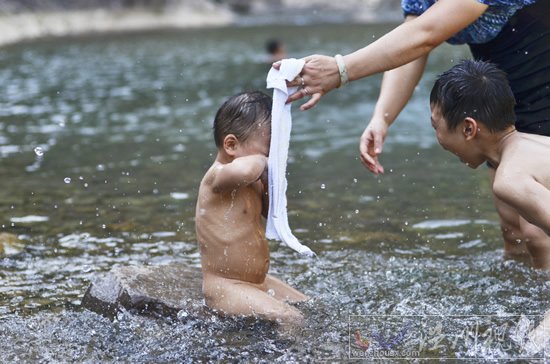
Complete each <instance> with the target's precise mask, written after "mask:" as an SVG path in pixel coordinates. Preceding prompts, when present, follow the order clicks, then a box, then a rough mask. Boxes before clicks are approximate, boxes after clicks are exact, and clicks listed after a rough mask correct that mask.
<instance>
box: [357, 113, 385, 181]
mask: <svg viewBox="0 0 550 364" xmlns="http://www.w3.org/2000/svg"><path fill="white" fill-rule="evenodd" d="M387 133H388V124H386V122H385V121H384V120H383V119H380V118H376V117H374V118H373V119H372V120H371V121H370V123H369V125H368V126H367V127H366V128H365V131H364V132H363V134H362V135H361V140H360V142H359V151H360V157H361V163H363V165H364V166H365V167H367V168H368V170H369V171H371V172H372V173H374V174H379V173H384V167H382V165H381V164H380V162H379V161H378V156H379V155H380V154H381V153H382V147H383V145H384V140H385V139H386V134H387Z"/></svg>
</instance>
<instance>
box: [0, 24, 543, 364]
mask: <svg viewBox="0 0 550 364" xmlns="http://www.w3.org/2000/svg"><path fill="white" fill-rule="evenodd" d="M388 29H389V26H359V25H346V26H336V25H334V26H325V27H319V26H305V27H288V28H284V29H277V28H272V27H267V26H264V27H245V28H236V29H212V30H190V31H185V32H177V33H176V32H159V33H153V34H140V35H132V36H128V35H118V36H105V37H90V38H79V39H70V40H62V41H61V40H59V41H57V40H52V41H42V42H37V43H30V44H22V45H19V46H12V47H9V48H5V49H3V51H2V53H0V82H1V84H2V85H3V86H4V87H3V92H2V93H0V128H1V133H0V174H1V176H2V180H1V187H2V188H0V199H1V201H2V204H1V205H0V211H1V214H0V224H1V226H2V231H3V232H7V233H12V234H16V235H18V236H19V239H20V240H21V241H22V244H21V245H19V246H18V248H17V249H15V251H11V252H10V254H8V255H7V256H4V257H0V280H1V282H2V284H1V285H0V332H1V336H2V338H3V339H2V340H1V342H0V352H2V355H3V360H6V361H7V362H15V361H18V360H19V361H22V362H27V361H46V362H56V361H61V362H70V361H78V362H80V361H84V362H97V361H107V362H108V361H113V362H117V361H120V360H126V361H128V362H150V361H155V360H158V361H170V360H172V361H192V360H212V361H217V360H223V359H240V360H243V361H257V360H265V361H272V360H280V361H282V362H288V361H293V360H295V361H313V360H323V359H346V358H349V357H350V355H351V354H352V351H351V349H354V348H355V346H354V344H353V336H350V330H352V327H353V325H359V324H360V322H359V321H361V320H362V319H364V317H366V316H362V315H398V316H399V317H408V316H407V315H409V316H411V315H412V316H414V315H442V316H437V317H440V322H442V323H443V324H444V325H445V326H452V325H453V323H454V322H456V321H453V320H456V318H451V316H452V315H465V316H469V315H521V314H523V315H540V314H542V313H543V312H544V311H545V310H546V309H548V307H547V306H548V301H549V299H550V294H549V290H548V288H549V284H548V283H547V279H548V275H547V274H546V273H543V272H539V271H534V270H532V269H530V268H529V267H528V265H526V264H524V263H521V262H515V261H506V260H504V259H503V258H502V243H501V238H500V232H499V227H498V224H497V215H496V213H495V212H494V209H493V205H492V201H491V198H490V193H489V192H490V190H489V182H488V179H487V176H486V173H487V172H486V171H485V170H484V169H483V168H480V170H479V171H471V170H469V169H468V168H467V167H465V166H463V165H462V164H461V163H460V162H459V161H458V160H457V159H456V158H455V157H453V156H452V155H450V154H448V153H447V152H444V151H443V150H442V149H441V148H440V147H439V146H438V145H436V143H435V137H434V134H433V130H431V126H430V123H429V109H428V101H427V100H428V95H429V90H430V88H431V84H432V82H433V79H434V77H435V75H436V74H437V73H439V72H441V71H443V70H445V69H447V68H449V67H451V66H452V65H453V62H456V61H457V60H459V59H461V58H463V57H467V56H468V52H467V50H466V49H465V48H460V47H450V46H444V47H442V48H440V49H438V50H437V51H436V52H434V54H433V55H432V56H431V58H430V61H429V64H428V71H427V73H426V75H425V77H424V79H423V81H422V82H421V84H420V86H419V87H418V90H417V92H416V94H415V96H414V97H413V100H412V102H411V103H410V104H409V106H408V107H407V109H406V110H405V111H404V113H403V114H402V116H401V117H400V118H399V120H398V122H397V124H396V125H395V126H394V127H392V130H391V134H390V136H389V137H388V139H387V142H386V145H385V150H384V154H383V156H382V163H383V164H384V166H385V168H386V174H385V175H384V176H380V177H375V176H373V175H371V174H370V173H369V172H367V171H366V170H365V169H364V168H363V167H362V165H361V163H360V162H359V159H358V147H357V142H358V139H359V136H360V134H361V132H362V130H363V128H364V126H365V125H366V123H367V121H368V119H369V117H370V114H371V112H372V109H373V106H374V102H375V100H376V97H377V93H378V86H379V81H380V78H379V77H378V76H376V77H372V78H370V79H368V80H363V81H361V82H355V83H353V84H351V85H349V86H346V88H344V89H342V90H338V91H336V92H332V93H331V94H329V95H327V96H326V97H324V98H323V100H322V102H321V104H320V105H318V106H317V107H316V108H314V109H313V110H311V111H309V112H307V113H303V112H299V111H298V110H297V108H296V109H295V112H294V129H293V137H292V141H291V149H290V163H289V167H288V172H289V175H288V181H289V190H288V200H289V214H290V224H291V226H292V228H293V229H294V231H295V233H296V235H297V236H298V238H299V239H301V240H302V241H303V242H304V243H305V244H307V245H309V246H310V247H312V249H313V250H315V251H316V252H317V253H318V258H317V259H314V260H307V259H302V258H300V257H298V256H296V255H295V254H293V252H292V251H290V250H289V249H288V248H285V247H282V246H280V245H279V244H278V243H275V242H274V243H272V244H271V251H272V267H271V272H272V273H273V274H274V275H277V276H279V277H281V278H283V279H284V280H286V281H288V282H290V283H291V285H293V286H295V287H297V288H298V289H300V290H302V291H304V292H305V293H307V294H308V295H310V296H312V297H314V299H313V301H312V302H310V303H308V304H306V305H305V307H303V310H304V312H305V313H306V316H307V323H306V325H305V327H304V328H303V329H302V330H295V331H289V330H284V329H282V328H279V327H276V326H273V325H268V324H266V323H262V322H255V321H246V320H244V321H243V320H220V319H219V318H218V317H216V316H212V315H206V316H205V317H206V318H204V317H203V318H200V319H196V318H193V319H186V320H184V319H180V320H175V321H165V320H161V319H153V318H147V317H140V316H132V315H130V314H127V313H125V314H122V315H120V317H119V318H118V319H117V320H115V321H114V322H111V321H109V320H107V319H104V318H102V317H100V316H98V315H96V314H94V313H91V312H88V311H85V310H82V309H81V308H80V306H79V304H80V299H81V298H82V295H83V293H84V291H85V289H86V287H87V286H88V284H89V282H90V280H91V279H93V278H94V277H96V276H97V275H98V274H101V273H104V272H107V271H108V270H110V269H111V268H112V266H113V265H115V264H149V265H163V264H169V263H179V264H183V265H189V266H196V267H198V266H199V264H200V262H199V255H198V251H197V247H196V240H195V234H194V222H193V217H194V205H195V201H196V194H197V188H198V184H199V182H200V179H201V177H202V175H203V174H204V172H205V171H206V169H207V168H208V167H209V165H210V163H211V162H212V160H213V157H214V155H215V147H214V143H213V141H212V137H211V123H212V120H213V117H214V114H215V112H216V110H217V108H218V107H219V105H220V104H221V103H222V102H223V101H224V100H225V99H226V98H227V97H228V96H229V95H231V94H233V93H236V92H239V91H242V90H251V89H264V88H265V76H266V74H267V71H268V68H269V65H267V64H266V63H265V62H264V60H263V58H264V57H263V44H264V41H265V40H266V39H267V38H269V37H271V36H273V35H276V36H278V37H280V38H281V39H283V40H284V41H285V42H286V44H287V48H288V50H289V53H290V54H291V55H292V56H295V57H301V56H305V55H307V54H310V53H316V52H319V53H323V54H335V53H346V52H349V51H352V50H354V49H355V48H357V47H359V46H360V45H362V44H366V43H367V42H370V41H371V40H373V39H374V38H376V37H378V36H379V35H381V34H383V33H384V32H385V31H387V30H388ZM198 304H200V303H198ZM412 316H411V317H412ZM426 317H428V316H426ZM411 320H413V321H414V322H415V323H418V322H422V320H425V319H422V318H421V319H418V318H416V319H411ZM533 320H534V321H533V322H536V319H533ZM459 322H461V323H464V319H460V320H459ZM365 325H366V324H365ZM367 331H368V330H367ZM367 331H364V332H367ZM413 331H414V330H413ZM374 334H375V333H374V332H371V336H370V338H371V339H370V340H371V341H372V342H374V343H376V341H373V340H374V339H372V338H373V337H375V336H376V335H374ZM350 342H352V345H351V346H350ZM380 342H381V341H380V340H379V341H378V344H380ZM516 344H517V343H515V344H514V345H515V346H513V347H512V348H511V349H509V350H508V351H506V350H504V349H502V348H500V349H498V350H496V349H495V350H493V351H488V350H487V349H484V348H482V347H480V346H475V345H474V346H472V345H470V344H468V343H460V344H458V345H457V349H456V350H450V349H449V345H448V344H447V345H445V346H444V349H441V348H440V349H439V351H437V350H438V349H437V348H436V349H433V348H428V347H426V348H424V349H423V350H424V354H423V355H424V356H426V355H428V356H430V355H431V356H437V355H440V356H446V357H448V356H451V357H461V358H467V357H469V358H479V357H484V358H491V357H495V358H496V357H509V356H510V355H516V356H517V355H520V351H521V350H520V346H519V344H518V345H516ZM380 345H381V344H380ZM382 346H383V345H381V346H380V347H382ZM355 349H356V348H355ZM430 350H432V351H430ZM434 350H435V351H434ZM499 350H500V351H499ZM507 355H508V356H507ZM352 356H353V355H352Z"/></svg>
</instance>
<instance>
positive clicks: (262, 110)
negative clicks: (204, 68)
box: [213, 91, 272, 148]
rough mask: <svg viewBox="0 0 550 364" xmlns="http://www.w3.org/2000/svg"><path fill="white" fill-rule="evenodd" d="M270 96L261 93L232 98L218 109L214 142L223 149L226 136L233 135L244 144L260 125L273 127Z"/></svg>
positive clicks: (239, 95)
mask: <svg viewBox="0 0 550 364" xmlns="http://www.w3.org/2000/svg"><path fill="white" fill-rule="evenodd" d="M271 106H272V99H271V97H270V96H268V95H266V94H264V93H263V92H260V91H252V92H242V93H239V94H236V95H234V96H231V97H230V98H229V99H228V100H227V101H225V102H224V103H223V105H222V106H221V107H220V108H219V109H218V112H217V113H216V117H215V118H214V128H213V129H214V141H215V142H216V146H217V147H218V148H220V147H222V145H223V139H224V138H225V136H226V135H229V134H233V135H235V137H236V138H237V139H238V140H239V141H240V142H244V141H246V139H248V137H249V136H250V135H252V134H253V132H254V130H257V128H258V127H259V126H260V125H265V126H270V125H271Z"/></svg>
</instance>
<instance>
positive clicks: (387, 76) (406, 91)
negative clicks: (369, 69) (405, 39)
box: [373, 55, 428, 126]
mask: <svg viewBox="0 0 550 364" xmlns="http://www.w3.org/2000/svg"><path fill="white" fill-rule="evenodd" d="M427 59H428V55H424V56H422V57H420V58H418V59H415V60H414V61H412V62H410V63H408V64H406V65H403V66H401V67H398V68H395V69H393V70H390V71H386V72H384V77H383V78H382V85H381V87H380V95H379V97H378V101H377V102H376V106H375V108H374V114H373V118H377V119H379V120H384V122H385V123H386V124H387V125H388V126H390V125H391V124H392V123H393V122H394V121H395V119H396V118H397V116H398V115H399V113H400V112H401V110H403V108H404V107H405V105H407V102H408V101H409V99H410V98H411V96H412V94H413V92H414V89H415V87H416V85H417V84H418V81H420V78H421V77H422V74H423V73H424V67H425V66H426V61H427Z"/></svg>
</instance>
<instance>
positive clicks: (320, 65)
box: [273, 54, 340, 111]
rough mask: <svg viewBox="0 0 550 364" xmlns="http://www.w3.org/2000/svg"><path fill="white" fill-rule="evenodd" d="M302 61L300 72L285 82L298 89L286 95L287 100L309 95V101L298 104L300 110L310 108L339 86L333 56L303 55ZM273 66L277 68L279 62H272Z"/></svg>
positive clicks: (338, 75)
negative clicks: (303, 63) (303, 62)
mask: <svg viewBox="0 0 550 364" xmlns="http://www.w3.org/2000/svg"><path fill="white" fill-rule="evenodd" d="M304 61H305V62H306V63H305V65H304V68H303V69H302V72H301V73H300V74H299V75H298V76H297V77H296V78H295V79H294V80H292V81H290V82H287V85H288V86H290V87H299V89H298V91H296V92H295V93H293V94H292V95H290V96H289V97H288V100H287V102H293V101H296V100H300V99H301V98H303V97H305V96H311V99H310V100H309V101H307V102H306V103H305V104H303V105H302V106H300V109H301V110H302V111H305V110H309V109H311V108H312V107H313V106H315V105H316V104H317V103H318V102H319V100H320V99H321V97H322V96H324V95H325V94H326V93H327V92H329V91H330V90H332V89H335V88H337V87H338V86H340V74H339V72H338V65H337V64H336V60H335V59H334V57H329V56H323V55H318V54H316V55H312V56H308V57H305V58H304ZM273 67H274V68H275V69H279V68H280V67H281V62H275V63H273Z"/></svg>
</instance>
